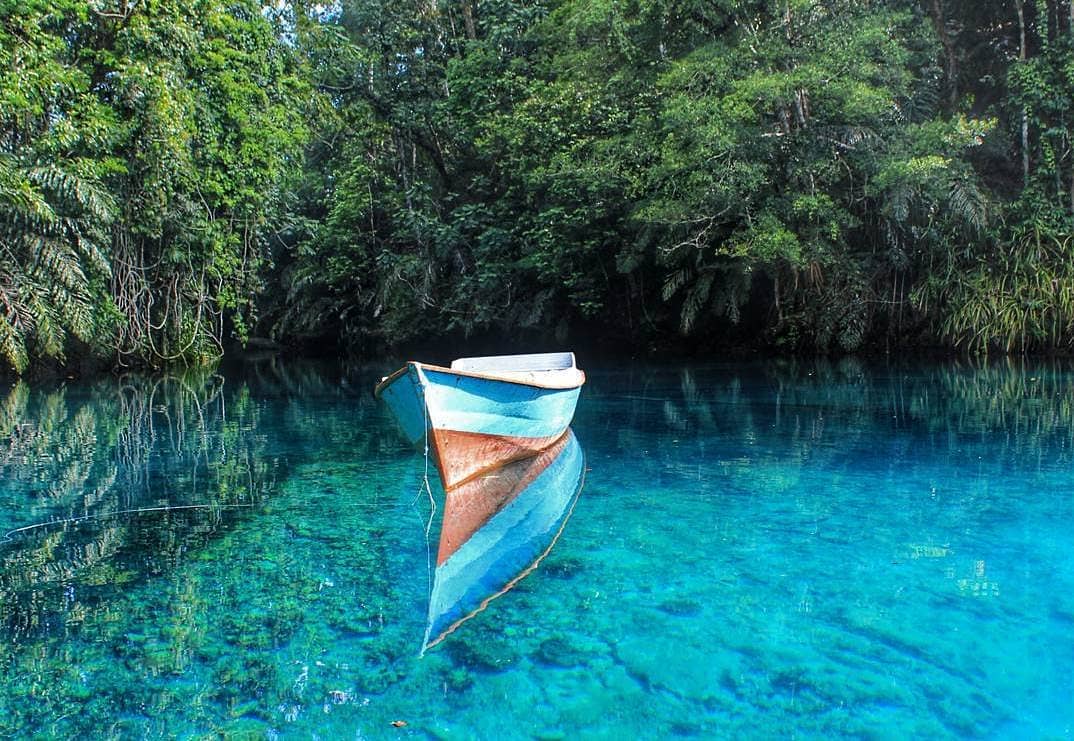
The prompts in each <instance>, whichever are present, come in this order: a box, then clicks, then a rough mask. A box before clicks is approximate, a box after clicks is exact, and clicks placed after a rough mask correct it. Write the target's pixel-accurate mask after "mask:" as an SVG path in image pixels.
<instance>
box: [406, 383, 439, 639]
mask: <svg viewBox="0 0 1074 741" xmlns="http://www.w3.org/2000/svg"><path fill="white" fill-rule="evenodd" d="M417 373H418V388H419V390H420V393H421V413H422V423H423V425H424V426H423V428H422V429H423V433H422V434H423V435H425V451H424V452H425V470H424V472H423V474H422V479H421V487H420V488H419V489H418V493H417V494H415V495H414V499H413V500H411V502H410V504H411V506H413V505H414V504H415V503H416V502H417V501H418V497H420V496H421V494H422V491H424V492H425V493H426V494H427V495H428V497H429V520H428V521H427V522H426V523H425V593H426V594H428V595H429V599H430V600H431V599H432V596H433V549H432V543H431V542H430V541H429V532H430V531H431V530H432V527H433V520H434V519H435V518H436V498H435V497H434V496H433V489H432V486H431V485H430V484H429V404H428V401H427V400H426V397H425V384H426V380H425V374H424V373H422V370H421V367H420V366H418V368H417ZM431 628H432V624H431V623H429V624H427V625H426V627H425V639H424V640H422V649H421V651H420V652H419V654H418V657H419V658H420V657H422V656H424V655H425V643H426V640H427V639H428V635H429V630H430V629H431Z"/></svg>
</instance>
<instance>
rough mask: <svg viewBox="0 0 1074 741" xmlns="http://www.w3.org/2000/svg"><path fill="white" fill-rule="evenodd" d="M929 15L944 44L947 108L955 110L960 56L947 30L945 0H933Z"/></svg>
mask: <svg viewBox="0 0 1074 741" xmlns="http://www.w3.org/2000/svg"><path fill="white" fill-rule="evenodd" d="M929 15H930V16H931V17H932V26H933V28H935V29H936V35H937V36H938V37H939V39H940V44H941V45H942V46H943V57H944V75H945V76H946V77H947V110H948V111H953V110H954V109H955V106H956V105H957V104H958V92H959V90H958V57H957V56H956V52H955V42H954V41H953V40H952V38H951V35H950V34H949V33H948V32H947V21H946V19H945V18H944V12H943V0H932V3H931V5H930V7H929Z"/></svg>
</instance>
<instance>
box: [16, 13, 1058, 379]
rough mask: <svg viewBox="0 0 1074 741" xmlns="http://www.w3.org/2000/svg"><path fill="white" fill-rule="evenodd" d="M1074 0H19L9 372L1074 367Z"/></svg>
mask: <svg viewBox="0 0 1074 741" xmlns="http://www.w3.org/2000/svg"><path fill="white" fill-rule="evenodd" d="M1071 90H1074V0H986V1H985V2H979V1H978V2H970V1H969V0H869V1H868V2H861V0H853V1H851V0H819V1H817V0H811V1H810V2H804V1H802V0H753V1H749V0H744V1H743V2H736V3H723V4H715V3H700V2H696V0H660V1H659V2H657V1H656V0H633V2H627V3H623V2H617V1H613V0H547V1H543V0H521V1H517V2H516V1H514V0H502V1H497V2H492V1H490V0H453V1H452V2H446V1H445V0H402V2H397V3H389V4H385V3H382V2H372V0H339V2H333V3H312V2H303V1H301V0H290V1H284V2H278V1H276V0H271V1H270V0H230V1H228V2H225V1H224V0H186V1H184V2H180V1H179V0H89V2H78V1H76V0H55V1H53V0H49V1H45V0H23V1H22V2H18V3H4V4H2V5H0V375H6V374H15V375H19V374H24V373H29V372H33V371H35V370H36V371H40V370H42V369H47V370H51V371H52V372H61V373H68V372H74V373H77V372H81V371H84V370H90V369H107V368H113V369H125V368H162V367H166V366H173V365H198V364H205V363H211V362H215V361H217V360H219V359H220V358H221V357H223V356H224V355H225V354H226V353H227V354H230V353H231V352H232V351H233V350H234V349H236V348H241V347H253V348H268V349H273V348H283V349H286V350H288V351H290V352H295V353H299V354H301V353H303V352H310V353H314V352H318V353H324V352H326V351H328V350H332V351H337V350H338V351H340V352H351V353H359V354H367V355H368V354H369V353H371V352H374V351H397V352H398V351H400V350H403V349H406V348H408V347H416V346H419V345H420V346H427V345H428V344H429V338H436V342H438V343H441V344H443V345H444V346H445V347H446V346H448V345H450V344H452V343H454V344H455V345H456V346H457V345H458V341H459V339H460V338H466V339H467V342H468V343H469V344H472V345H475V346H486V347H496V346H504V345H507V346H510V347H515V346H519V345H520V344H521V343H522V342H523V341H528V342H530V343H531V344H530V346H534V345H538V346H547V345H549V344H553V343H555V344H567V343H570V344H582V343H587V344H592V345H593V346H595V347H600V348H608V349H612V348H616V349H618V351H619V352H628V353H631V354H635V355H638V356H642V357H644V356H646V355H655V354H657V353H662V352H672V353H675V354H681V355H687V356H688V355H692V356H694V357H704V356H716V355H717V354H719V353H723V352H726V351H728V350H729V349H731V350H734V351H738V352H764V353H781V354H829V353H830V354H845V353H853V352H873V353H884V352H891V353H893V352H896V351H899V350H902V349H904V348H915V349H916V350H918V351H928V352H936V351H939V352H947V353H951V352H969V353H977V354H983V353H991V354H1028V353H1034V354H1036V353H1040V354H1051V353H1066V352H1069V350H1070V348H1071V347H1072V345H1074V96H1072V95H1071V92H1070V91H1071Z"/></svg>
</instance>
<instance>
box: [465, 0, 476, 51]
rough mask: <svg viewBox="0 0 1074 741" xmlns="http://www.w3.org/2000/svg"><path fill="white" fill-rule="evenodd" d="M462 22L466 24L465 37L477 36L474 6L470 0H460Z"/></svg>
mask: <svg viewBox="0 0 1074 741" xmlns="http://www.w3.org/2000/svg"><path fill="white" fill-rule="evenodd" d="M462 22H463V24H464V25H465V26H466V38H468V39H470V40H471V41H473V40H474V39H476V38H477V25H476V24H475V23H474V6H473V5H471V3H470V0H462Z"/></svg>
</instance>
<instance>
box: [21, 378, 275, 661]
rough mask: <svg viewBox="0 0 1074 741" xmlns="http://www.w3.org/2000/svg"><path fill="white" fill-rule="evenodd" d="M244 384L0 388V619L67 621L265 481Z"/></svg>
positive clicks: (27, 627)
mask: <svg viewBox="0 0 1074 741" xmlns="http://www.w3.org/2000/svg"><path fill="white" fill-rule="evenodd" d="M258 417H259V410H258V408H257V406H256V405H255V404H254V403H253V402H252V400H251V397H250V394H249V390H248V389H247V388H246V387H245V386H240V387H239V388H237V389H234V390H228V389H226V387H225V383H224V379H223V378H222V377H221V376H219V375H216V374H214V373H211V372H208V371H190V372H187V373H184V374H182V375H168V376H164V377H157V378H148V377H140V376H128V377H123V378H119V379H113V378H106V379H103V380H100V381H98V382H96V383H95V384H93V385H92V386H90V387H88V388H82V389H78V390H77V391H72V390H69V389H67V388H65V387H63V386H60V387H56V388H51V389H35V390H31V388H30V387H29V386H28V385H27V384H25V383H23V382H19V383H17V384H16V385H15V386H14V387H13V388H11V390H10V391H9V392H8V393H7V395H6V397H5V398H3V399H2V400H0V630H2V631H3V633H4V634H5V636H6V638H7V639H8V640H11V639H12V638H17V637H19V636H23V637H25V635H26V634H28V633H34V632H37V631H49V630H55V629H57V626H55V625H52V622H53V618H56V617H57V616H61V615H62V618H63V619H62V622H63V623H64V624H66V625H70V624H72V623H77V622H80V621H81V620H82V619H84V618H85V617H86V616H87V615H88V614H89V613H91V612H92V611H93V610H94V609H95V607H96V605H97V604H98V602H99V601H98V600H97V599H95V595H96V593H97V591H98V588H100V587H104V586H106V585H107V587H109V588H112V587H114V586H116V585H123V584H129V583H131V582H134V581H136V580H139V579H142V578H145V577H146V576H149V575H153V574H158V573H161V572H162V571H163V570H165V569H167V568H168V566H169V564H171V563H173V562H174V561H175V560H176V559H177V558H179V557H180V555H181V554H183V553H184V552H186V551H189V550H191V549H196V548H198V547H199V546H200V545H201V544H203V543H204V542H205V541H206V540H208V539H209V538H211V537H213V534H214V533H216V532H217V531H218V530H219V529H220V528H221V527H222V526H223V525H224V524H225V523H226V522H227V521H228V519H229V517H233V516H234V510H236V509H238V508H246V507H252V506H255V505H257V504H258V503H260V502H262V501H263V500H264V498H265V497H266V496H267V495H268V494H269V493H270V492H271V491H272V490H273V488H274V487H275V486H276V481H277V476H278V471H277V468H278V462H277V461H274V460H271V459H267V458H265V457H264V456H263V455H262V453H261V449H262V448H263V446H264V437H263V436H262V435H260V434H258V432H257V429H258Z"/></svg>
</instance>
